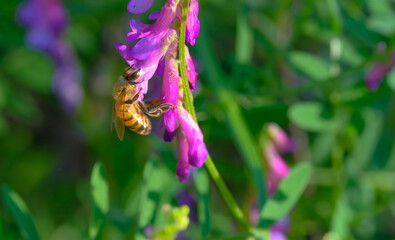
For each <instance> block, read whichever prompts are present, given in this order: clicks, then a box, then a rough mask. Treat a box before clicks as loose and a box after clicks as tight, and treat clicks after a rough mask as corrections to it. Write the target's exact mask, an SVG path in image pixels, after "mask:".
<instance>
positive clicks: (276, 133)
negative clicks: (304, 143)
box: [267, 123, 296, 153]
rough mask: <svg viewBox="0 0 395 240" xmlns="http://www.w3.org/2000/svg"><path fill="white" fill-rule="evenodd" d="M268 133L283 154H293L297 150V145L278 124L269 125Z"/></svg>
mask: <svg viewBox="0 0 395 240" xmlns="http://www.w3.org/2000/svg"><path fill="white" fill-rule="evenodd" d="M267 133H268V136H269V138H270V139H271V140H272V142H273V144H274V145H275V147H276V149H277V150H278V151H279V152H281V153H289V152H293V151H294V150H295V148H296V143H295V142H294V141H292V140H291V139H290V138H289V137H288V135H287V133H285V132H284V130H282V129H281V128H280V126H278V125H277V124H276V123H269V124H268V125H267Z"/></svg>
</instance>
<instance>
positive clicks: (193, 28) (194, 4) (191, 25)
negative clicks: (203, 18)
mask: <svg viewBox="0 0 395 240" xmlns="http://www.w3.org/2000/svg"><path fill="white" fill-rule="evenodd" d="M198 13H199V2H198V0H191V2H190V4H189V7H188V13H187V29H186V36H185V37H186V41H187V42H188V43H189V44H191V45H195V39H196V37H197V36H198V35H199V31H200V21H199V19H198Z"/></svg>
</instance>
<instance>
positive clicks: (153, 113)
mask: <svg viewBox="0 0 395 240" xmlns="http://www.w3.org/2000/svg"><path fill="white" fill-rule="evenodd" d="M138 104H139V106H140V109H141V110H142V111H143V112H144V113H145V114H147V115H148V116H150V117H160V116H161V115H162V114H163V113H164V112H167V111H168V110H170V108H174V106H173V104H170V103H163V104H161V105H159V106H157V107H154V108H151V109H149V110H148V109H147V106H146V105H145V103H143V102H138Z"/></svg>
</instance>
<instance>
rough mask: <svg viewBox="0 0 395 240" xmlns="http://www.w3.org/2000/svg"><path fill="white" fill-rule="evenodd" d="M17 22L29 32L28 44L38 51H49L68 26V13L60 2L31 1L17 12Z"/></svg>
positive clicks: (48, 0)
mask: <svg viewBox="0 0 395 240" xmlns="http://www.w3.org/2000/svg"><path fill="white" fill-rule="evenodd" d="M17 20H18V21H19V23H20V24H22V25H23V26H25V27H26V28H27V29H28V30H27V34H26V40H27V43H28V44H29V45H30V46H31V47H33V48H36V49H37V50H40V51H49V50H50V48H51V46H53V44H54V43H55V42H57V41H58V40H59V39H60V35H61V33H62V31H63V29H64V28H65V27H66V25H67V18H66V13H65V11H64V9H63V6H62V4H61V2H60V1H59V0H53V1H50V0H30V1H26V2H23V3H22V4H21V5H20V6H19V8H18V11H17Z"/></svg>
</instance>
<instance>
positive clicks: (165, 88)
mask: <svg viewBox="0 0 395 240" xmlns="http://www.w3.org/2000/svg"><path fill="white" fill-rule="evenodd" d="M175 44H176V42H174V43H173V45H175ZM174 54H177V51H175V53H174ZM169 55H170V56H169V57H168V58H166V60H167V61H166V62H165V70H164V74H163V84H162V102H164V103H171V104H173V106H174V107H175V109H170V110H169V111H167V112H166V113H164V115H163V125H164V127H165V130H166V131H167V132H169V133H171V132H174V131H175V130H176V122H177V111H176V108H177V106H178V94H179V82H180V76H179V74H178V63H177V61H176V60H175V58H174V57H173V56H174V55H171V54H169Z"/></svg>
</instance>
